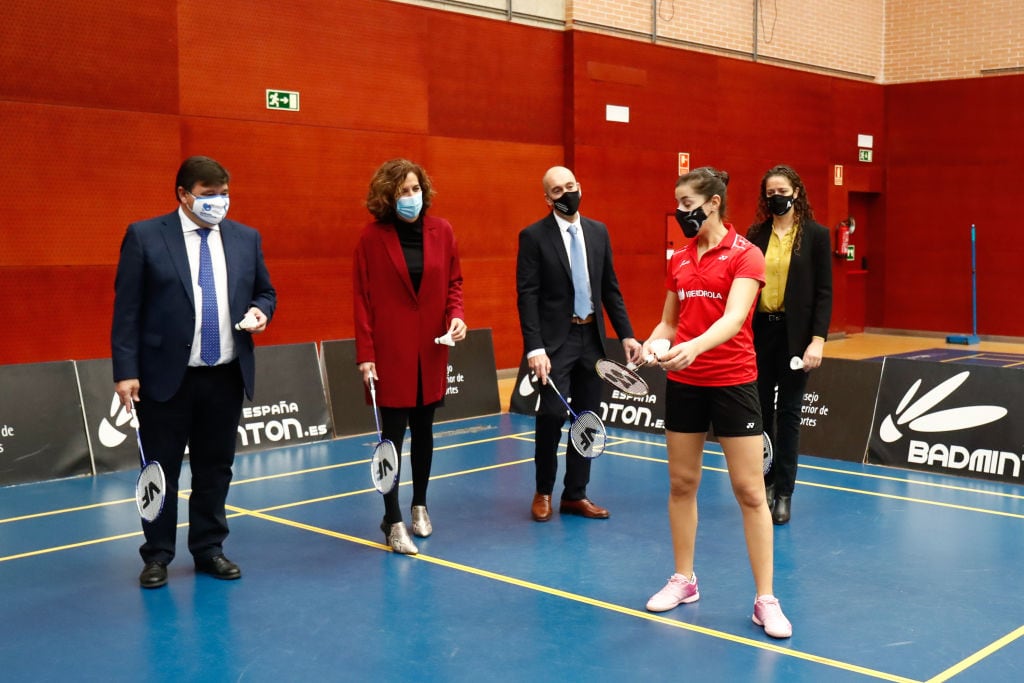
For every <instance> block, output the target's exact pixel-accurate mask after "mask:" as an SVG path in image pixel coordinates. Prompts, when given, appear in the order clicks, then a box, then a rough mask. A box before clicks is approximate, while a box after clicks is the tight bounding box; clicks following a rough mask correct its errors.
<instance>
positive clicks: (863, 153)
mask: <svg viewBox="0 0 1024 683" xmlns="http://www.w3.org/2000/svg"><path fill="white" fill-rule="evenodd" d="M858 153H859V155H860V156H859V157H858V159H859V160H860V161H871V150H870V149H861V150H858Z"/></svg>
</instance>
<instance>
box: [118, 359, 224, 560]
mask: <svg viewBox="0 0 1024 683" xmlns="http://www.w3.org/2000/svg"><path fill="white" fill-rule="evenodd" d="M145 392H146V385H145V382H144V381H143V383H142V388H141V393H140V398H141V400H140V401H139V403H138V405H137V409H138V416H139V434H140V436H141V438H142V448H143V451H144V452H145V454H146V459H147V460H149V461H153V460H156V461H157V462H159V463H160V466H161V467H163V469H164V475H165V476H166V478H167V497H166V499H165V501H164V509H163V512H162V513H161V514H160V516H159V517H157V518H156V520H155V521H153V522H145V521H144V522H143V523H142V531H143V533H144V534H145V536H146V542H145V543H143V544H142V547H140V548H139V554H140V555H142V559H143V561H144V562H163V563H169V562H170V561H171V560H173V559H174V552H175V537H176V533H177V525H178V478H179V476H180V475H181V463H182V460H183V459H184V455H185V447H186V446H188V449H189V463H190V466H191V468H192V485H191V488H192V494H191V496H190V497H189V503H188V508H189V511H188V519H189V527H188V549H189V552H190V553H192V556H193V557H194V558H196V559H197V560H204V559H208V558H210V557H213V556H214V555H219V554H221V552H222V546H223V543H224V539H225V538H227V535H228V522H227V515H226V514H225V511H224V504H225V502H226V500H227V496H228V488H229V487H230V485H231V475H232V472H231V466H232V465H233V464H234V461H235V442H236V439H237V438H238V422H239V419H240V418H241V416H242V397H243V395H244V387H243V384H242V373H241V370H240V369H239V366H238V361H235V362H232V363H228V364H226V365H217V366H213V367H208V368H189V369H188V370H186V371H185V378H184V380H182V383H181V387H180V388H179V389H178V392H177V393H176V394H175V395H174V396H172V397H171V398H170V399H169V400H167V401H154V400H152V399H147V398H146V393H145Z"/></svg>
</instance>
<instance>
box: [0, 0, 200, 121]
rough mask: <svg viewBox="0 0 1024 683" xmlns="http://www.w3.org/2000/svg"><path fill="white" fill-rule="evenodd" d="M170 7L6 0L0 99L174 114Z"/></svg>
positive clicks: (159, 0)
mask: <svg viewBox="0 0 1024 683" xmlns="http://www.w3.org/2000/svg"><path fill="white" fill-rule="evenodd" d="M177 8H178V2H176V1H175V0H150V1H149V2H137V3H127V2H121V3H116V4H114V3H102V5H101V6H98V3H96V2H92V1H90V0H63V1H62V2H40V1H39V0H8V2H5V3H4V8H3V21H2V22H0V66H2V68H0V99H9V100H18V101H23V102H38V103H47V104H64V105H73V106H83V107H96V108H101V109H125V110H131V111H144V112H162V113H169V114H171V113H176V112H177V109H178V70H177V59H178V40H177V36H178V33H177V16H178V12H177ZM218 12H219V10H218ZM5 137H6V136H5ZM6 139H9V138H6Z"/></svg>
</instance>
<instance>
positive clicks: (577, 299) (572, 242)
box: [569, 225, 591, 318]
mask: <svg viewBox="0 0 1024 683" xmlns="http://www.w3.org/2000/svg"><path fill="white" fill-rule="evenodd" d="M577 230H579V228H577V227H576V226H575V225H570V226H569V252H570V253H571V254H572V288H573V291H574V293H575V296H574V297H573V313H574V314H575V315H576V317H577V318H586V317H587V316H588V315H590V309H591V305H590V285H589V283H588V282H587V255H586V254H585V253H584V252H583V240H581V239H579V238H578V237H577V236H576V232H577Z"/></svg>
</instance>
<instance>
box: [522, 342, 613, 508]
mask: <svg viewBox="0 0 1024 683" xmlns="http://www.w3.org/2000/svg"><path fill="white" fill-rule="evenodd" d="M602 354H603V346H602V344H601V340H600V339H598V331H597V324H596V323H590V324H587V325H573V326H572V330H571V331H570V332H569V338H568V339H567V340H566V341H565V343H564V344H562V346H560V347H559V348H558V349H556V350H555V351H554V352H553V353H552V354H550V358H551V374H550V379H551V380H552V381H554V383H555V386H556V387H558V390H559V391H560V392H562V396H564V397H565V398H566V400H569V399H570V397H572V398H571V400H570V403H571V404H572V407H573V410H575V411H576V414H579V413H581V412H582V411H584V410H591V411H594V412H596V413H598V415H600V412H599V409H600V406H601V378H600V377H598V376H597V373H596V372H595V371H594V364H595V363H596V362H597V361H598V359H599V358H601V356H602ZM540 393H541V401H540V408H539V409H538V411H537V425H536V430H535V432H534V455H533V459H534V463H535V465H536V473H537V493H541V494H544V495H551V493H552V491H554V488H555V479H556V477H557V475H558V442H559V441H560V440H561V437H562V426H563V425H564V424H565V420H566V417H567V416H568V414H567V412H566V410H565V406H564V405H563V404H562V402H561V401H559V400H558V396H557V395H556V394H555V392H554V390H552V389H551V388H550V387H541V390H540ZM567 441H568V439H567ZM589 483H590V460H589V459H588V458H584V457H583V456H582V455H580V454H579V451H577V450H576V447H575V446H573V445H572V443H571V441H569V443H568V450H567V451H566V455H565V478H564V480H563V484H564V487H565V488H564V490H563V491H562V498H563V499H564V500H580V499H581V498H586V497H587V484H589Z"/></svg>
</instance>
